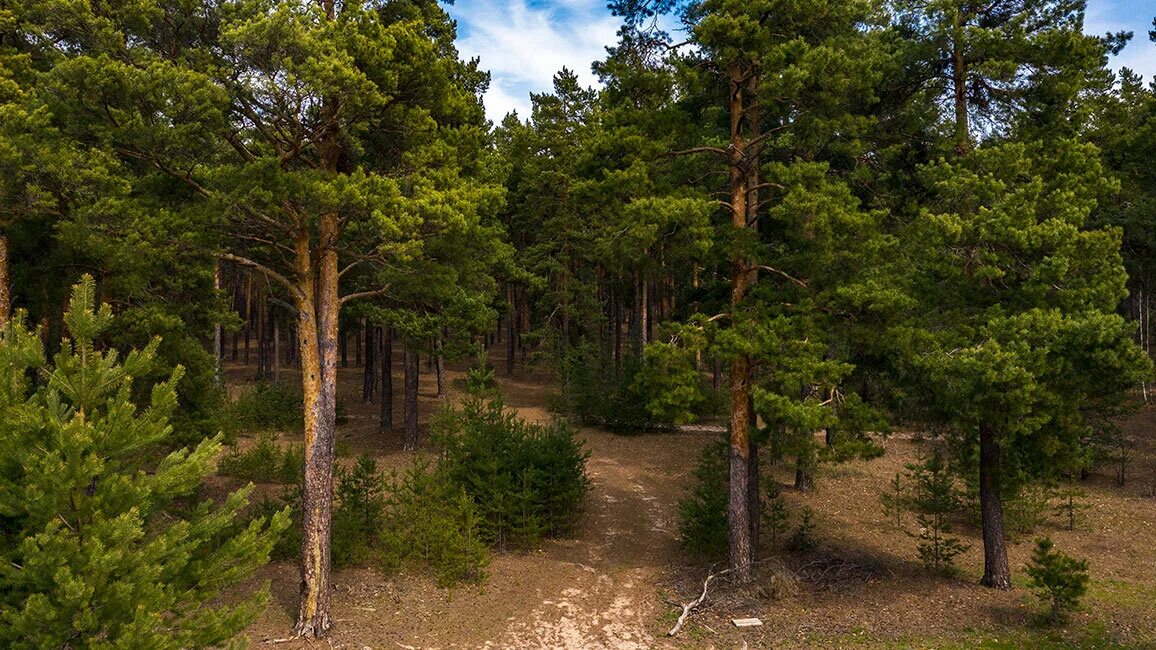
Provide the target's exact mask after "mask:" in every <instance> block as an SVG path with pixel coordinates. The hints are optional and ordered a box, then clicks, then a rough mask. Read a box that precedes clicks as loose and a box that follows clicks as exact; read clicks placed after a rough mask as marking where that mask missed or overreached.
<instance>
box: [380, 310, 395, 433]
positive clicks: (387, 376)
mask: <svg viewBox="0 0 1156 650" xmlns="http://www.w3.org/2000/svg"><path fill="white" fill-rule="evenodd" d="M378 430H379V431H380V432H381V433H390V432H392V431H393V332H392V331H391V330H390V328H388V327H382V328H381V423H380V426H379V427H378Z"/></svg>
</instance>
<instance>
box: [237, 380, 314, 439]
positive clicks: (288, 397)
mask: <svg viewBox="0 0 1156 650" xmlns="http://www.w3.org/2000/svg"><path fill="white" fill-rule="evenodd" d="M301 402H302V399H301V387H300V386H296V387H294V386H292V385H290V384H288V383H272V382H258V383H256V384H254V385H253V386H251V387H249V388H247V389H245V390H244V391H242V392H241V394H240V395H238V396H237V399H235V400H233V401H232V402H230V403H229V405H228V406H227V407H226V410H225V419H226V422H227V424H228V428H229V430H230V431H231V432H232V433H234V434H236V433H258V432H266V431H300V430H301V427H302V421H303V416H302V411H301V409H302V406H301Z"/></svg>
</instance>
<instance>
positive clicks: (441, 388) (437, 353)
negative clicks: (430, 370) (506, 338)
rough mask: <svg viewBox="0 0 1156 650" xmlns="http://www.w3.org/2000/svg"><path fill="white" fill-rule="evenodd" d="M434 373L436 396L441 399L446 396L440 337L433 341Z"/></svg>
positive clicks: (444, 361)
mask: <svg viewBox="0 0 1156 650" xmlns="http://www.w3.org/2000/svg"><path fill="white" fill-rule="evenodd" d="M495 336H496V335H495ZM434 373H435V375H434V376H435V377H436V378H437V385H438V395H437V396H438V397H443V396H445V394H446V357H445V355H444V354H442V339H441V337H438V338H436V339H434Z"/></svg>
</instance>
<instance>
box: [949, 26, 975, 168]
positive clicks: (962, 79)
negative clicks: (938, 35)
mask: <svg viewBox="0 0 1156 650" xmlns="http://www.w3.org/2000/svg"><path fill="white" fill-rule="evenodd" d="M963 28H964V16H963V8H961V7H956V10H955V17H954V25H953V30H952V36H951V84H952V90H953V92H954V95H955V151H956V153H958V154H960V155H964V154H966V153H968V152H969V151H971V126H970V124H969V123H968V117H967V60H966V59H965V58H964V54H963V38H964V33H963V32H964V29H963Z"/></svg>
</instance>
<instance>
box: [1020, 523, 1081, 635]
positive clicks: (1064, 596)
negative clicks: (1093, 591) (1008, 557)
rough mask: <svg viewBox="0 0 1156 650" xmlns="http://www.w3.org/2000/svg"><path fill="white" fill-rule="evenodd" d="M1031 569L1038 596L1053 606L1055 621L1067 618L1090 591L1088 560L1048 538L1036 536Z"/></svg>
mask: <svg viewBox="0 0 1156 650" xmlns="http://www.w3.org/2000/svg"><path fill="white" fill-rule="evenodd" d="M1027 571H1028V576H1029V577H1030V578H1031V585H1032V588H1033V589H1035V590H1036V596H1038V597H1039V599H1040V600H1042V601H1044V602H1046V603H1048V605H1049V606H1050V613H1049V620H1050V621H1051V622H1052V623H1059V622H1061V621H1063V620H1064V618H1065V617H1066V616H1067V614H1068V612H1070V611H1072V610H1073V609H1075V608H1076V607H1077V606H1078V605H1079V604H1080V598H1082V597H1083V596H1084V594H1085V593H1087V591H1088V561H1087V560H1077V559H1076V558H1073V557H1070V556H1068V555H1064V554H1063V553H1061V552H1059V551H1057V550H1055V544H1054V543H1053V542H1052V540H1050V539H1048V538H1043V539H1037V540H1036V547H1035V549H1034V550H1032V560H1031V562H1030V563H1029V564H1028V566H1027Z"/></svg>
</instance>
